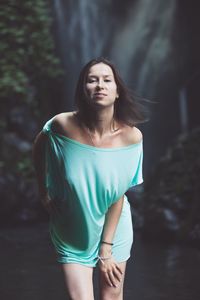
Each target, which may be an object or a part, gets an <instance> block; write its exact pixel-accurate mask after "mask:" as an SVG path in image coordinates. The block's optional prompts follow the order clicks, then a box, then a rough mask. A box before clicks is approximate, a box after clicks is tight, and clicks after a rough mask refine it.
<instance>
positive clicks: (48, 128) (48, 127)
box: [42, 119, 52, 134]
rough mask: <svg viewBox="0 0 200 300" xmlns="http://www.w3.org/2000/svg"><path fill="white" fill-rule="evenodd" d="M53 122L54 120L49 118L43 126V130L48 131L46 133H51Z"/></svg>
mask: <svg viewBox="0 0 200 300" xmlns="http://www.w3.org/2000/svg"><path fill="white" fill-rule="evenodd" d="M51 122H52V119H50V120H48V121H47V122H46V123H45V124H44V126H43V128H42V132H44V133H46V134H49V133H50V131H51Z"/></svg>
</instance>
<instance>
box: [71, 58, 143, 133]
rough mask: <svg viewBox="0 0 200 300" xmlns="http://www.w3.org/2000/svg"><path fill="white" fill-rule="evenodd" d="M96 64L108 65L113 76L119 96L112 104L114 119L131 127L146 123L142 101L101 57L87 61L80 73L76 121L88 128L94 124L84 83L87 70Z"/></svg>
mask: <svg viewBox="0 0 200 300" xmlns="http://www.w3.org/2000/svg"><path fill="white" fill-rule="evenodd" d="M98 63H104V64H106V65H108V66H109V67H110V68H111V69H112V71H113V74H114V79H115V82H116V85H117V91H118V95H119V98H118V99H116V100H115V103H114V119H115V120H117V121H118V122H120V123H124V124H126V125H128V126H131V127H133V126H135V125H136V124H138V123H144V122H146V121H148V118H147V114H148V111H147V108H146V107H145V106H144V104H143V103H142V102H143V101H144V99H143V98H140V97H138V96H136V94H135V93H134V92H133V91H131V90H130V89H129V88H128V87H127V86H126V85H125V83H124V82H123V80H122V78H121V76H120V75H119V72H118V70H117V69H116V67H115V66H114V64H113V63H112V62H110V61H109V60H107V59H105V58H102V57H100V58H96V59H92V60H91V61H89V62H88V63H87V64H86V65H85V66H84V67H83V69H82V70H81V72H80V75H79V79H78V82H77V86H76V90H75V105H76V107H77V110H78V112H77V114H76V116H77V117H78V119H79V120H80V121H82V122H83V123H84V124H85V125H87V126H88V127H89V128H92V127H93V125H94V124H95V122H96V119H95V117H96V114H95V113H94V111H93V107H92V106H91V105H90V103H89V102H88V96H87V92H86V81H87V76H88V72H89V69H90V68H91V67H92V66H94V65H96V64H98Z"/></svg>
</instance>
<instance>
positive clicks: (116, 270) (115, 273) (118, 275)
mask: <svg viewBox="0 0 200 300" xmlns="http://www.w3.org/2000/svg"><path fill="white" fill-rule="evenodd" d="M113 274H114V276H115V278H116V279H117V280H118V281H119V282H120V281H121V280H122V274H121V273H120V272H119V271H118V269H117V268H115V269H114V270H113Z"/></svg>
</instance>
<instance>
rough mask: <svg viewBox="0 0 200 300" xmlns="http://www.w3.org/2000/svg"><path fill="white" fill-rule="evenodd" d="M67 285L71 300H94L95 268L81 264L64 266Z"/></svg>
mask: <svg viewBox="0 0 200 300" xmlns="http://www.w3.org/2000/svg"><path fill="white" fill-rule="evenodd" d="M62 269H63V272H64V279H65V284H66V287H67V291H68V294H69V297H70V299H71V300H94V294H93V281H92V275H93V268H92V267H87V266H83V265H81V264H73V263H70V264H62Z"/></svg>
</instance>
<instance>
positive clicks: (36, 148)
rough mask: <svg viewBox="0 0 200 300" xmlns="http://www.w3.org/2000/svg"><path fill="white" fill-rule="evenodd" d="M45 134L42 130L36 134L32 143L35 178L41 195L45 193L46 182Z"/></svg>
mask: <svg viewBox="0 0 200 300" xmlns="http://www.w3.org/2000/svg"><path fill="white" fill-rule="evenodd" d="M46 140H47V136H46V134H45V133H43V132H42V131H41V132H40V133H39V134H38V135H37V136H36V138H35V140H34V144H33V164H34V167H35V171H36V178H37V183H38V191H39V195H40V196H41V197H44V196H45V195H46V194H47V189H46V184H45V174H46V165H45V144H46Z"/></svg>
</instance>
